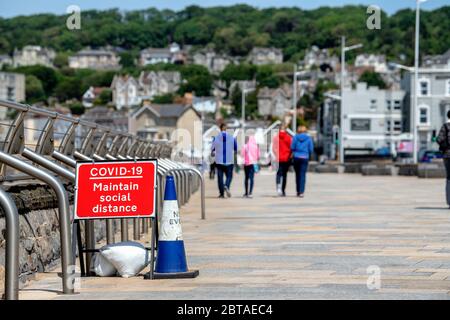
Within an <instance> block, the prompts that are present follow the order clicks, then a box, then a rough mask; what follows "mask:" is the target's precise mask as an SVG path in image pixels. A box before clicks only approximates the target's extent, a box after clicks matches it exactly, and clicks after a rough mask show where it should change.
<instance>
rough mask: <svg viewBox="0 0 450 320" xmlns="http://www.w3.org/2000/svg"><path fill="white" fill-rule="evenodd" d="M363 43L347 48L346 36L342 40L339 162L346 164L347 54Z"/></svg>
mask: <svg viewBox="0 0 450 320" xmlns="http://www.w3.org/2000/svg"><path fill="white" fill-rule="evenodd" d="M362 46H363V45H362V44H361V43H359V44H356V45H354V46H350V47H346V46H345V36H342V39H341V112H340V125H339V162H340V163H341V164H344V106H345V104H344V83H345V81H344V77H345V53H346V52H348V51H351V50H355V49H358V48H361V47H362Z"/></svg>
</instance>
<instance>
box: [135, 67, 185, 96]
mask: <svg viewBox="0 0 450 320" xmlns="http://www.w3.org/2000/svg"><path fill="white" fill-rule="evenodd" d="M138 82H139V91H140V94H141V95H142V96H143V97H144V98H147V99H152V98H154V97H155V96H161V95H165V94H170V93H175V92H176V91H178V89H179V88H180V85H181V74H180V73H179V72H178V71H156V72H155V71H150V72H146V71H142V72H141V74H140V75H139V80H138Z"/></svg>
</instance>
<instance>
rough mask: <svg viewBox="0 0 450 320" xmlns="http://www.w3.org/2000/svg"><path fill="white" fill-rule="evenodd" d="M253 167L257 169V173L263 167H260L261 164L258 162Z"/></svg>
mask: <svg viewBox="0 0 450 320" xmlns="http://www.w3.org/2000/svg"><path fill="white" fill-rule="evenodd" d="M253 168H254V169H255V173H258V172H259V171H260V170H261V168H260V167H259V164H256V163H255V164H254V165H253Z"/></svg>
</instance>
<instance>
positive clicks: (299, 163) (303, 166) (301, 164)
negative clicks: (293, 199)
mask: <svg viewBox="0 0 450 320" xmlns="http://www.w3.org/2000/svg"><path fill="white" fill-rule="evenodd" d="M294 169H295V178H296V182H297V194H303V193H305V185H306V172H307V171H308V159H302V158H295V159H294Z"/></svg>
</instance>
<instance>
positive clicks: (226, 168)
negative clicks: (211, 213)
mask: <svg viewBox="0 0 450 320" xmlns="http://www.w3.org/2000/svg"><path fill="white" fill-rule="evenodd" d="M226 130H227V126H226V124H224V123H223V124H221V125H220V133H219V134H218V135H217V136H216V137H214V141H213V145H212V148H211V154H215V159H216V169H217V183H218V186H219V198H224V197H225V194H226V195H227V197H231V192H230V188H231V181H232V179H233V167H234V159H235V154H236V152H237V141H236V139H235V138H234V137H233V136H232V135H231V134H229V133H227V132H226ZM224 175H225V177H226V178H225V183H224V179H223V176H224Z"/></svg>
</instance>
